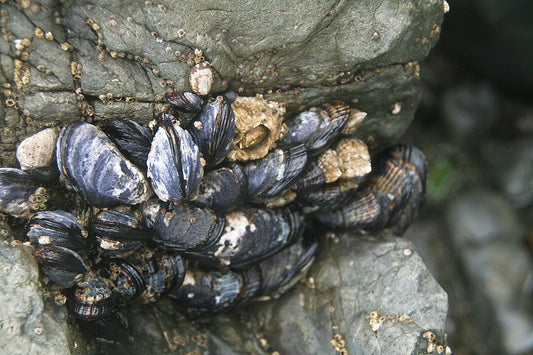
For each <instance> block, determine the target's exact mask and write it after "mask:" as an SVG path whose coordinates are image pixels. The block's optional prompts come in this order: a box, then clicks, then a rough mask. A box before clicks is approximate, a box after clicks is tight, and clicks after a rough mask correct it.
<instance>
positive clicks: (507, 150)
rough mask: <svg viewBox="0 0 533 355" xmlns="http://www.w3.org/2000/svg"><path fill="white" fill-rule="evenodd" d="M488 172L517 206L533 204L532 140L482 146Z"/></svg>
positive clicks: (495, 142)
mask: <svg viewBox="0 0 533 355" xmlns="http://www.w3.org/2000/svg"><path fill="white" fill-rule="evenodd" d="M482 154H483V158H484V160H485V162H486V169H485V171H486V174H487V176H489V177H490V178H491V179H492V180H493V181H494V182H495V183H496V184H497V185H498V186H499V187H500V189H501V190H502V191H503V193H504V194H505V196H506V197H507V198H509V200H510V201H511V203H512V204H513V206H514V207H516V208H522V207H526V206H530V205H531V204H532V203H533V144H532V143H531V141H530V140H529V139H522V140H515V141H512V142H502V141H492V142H489V143H487V144H486V145H484V146H483V149H482Z"/></svg>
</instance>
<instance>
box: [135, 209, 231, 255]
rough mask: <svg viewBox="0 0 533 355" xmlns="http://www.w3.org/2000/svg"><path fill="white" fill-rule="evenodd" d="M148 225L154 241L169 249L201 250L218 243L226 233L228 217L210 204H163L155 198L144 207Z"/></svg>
mask: <svg viewBox="0 0 533 355" xmlns="http://www.w3.org/2000/svg"><path fill="white" fill-rule="evenodd" d="M144 215H145V219H146V224H147V225H148V226H149V227H150V228H151V229H152V230H153V241H154V242H155V243H156V244H158V245H160V246H162V247H163V248H165V249H168V250H174V251H199V250H204V249H205V248H207V247H209V246H211V245H213V244H215V243H216V242H217V241H218V240H219V238H220V235H221V234H222V231H223V230H224V227H225V225H226V221H225V219H224V217H223V216H222V215H220V214H218V213H216V212H215V211H213V210H210V209H209V208H206V207H196V206H190V205H185V204H182V205H175V206H170V205H168V204H161V203H159V202H158V201H151V202H150V203H148V204H147V205H146V206H145V207H144Z"/></svg>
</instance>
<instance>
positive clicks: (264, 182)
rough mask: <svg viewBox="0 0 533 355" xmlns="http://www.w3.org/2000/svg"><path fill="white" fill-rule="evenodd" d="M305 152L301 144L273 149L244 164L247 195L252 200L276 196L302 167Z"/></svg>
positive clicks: (304, 160) (259, 200)
mask: <svg viewBox="0 0 533 355" xmlns="http://www.w3.org/2000/svg"><path fill="white" fill-rule="evenodd" d="M306 162H307V152H306V150H305V148H304V147H303V146H302V145H297V146H294V147H290V148H288V149H281V148H278V149H275V150H274V151H272V152H271V153H269V154H268V155H267V156H266V157H264V158H262V159H259V160H257V161H252V162H249V163H248V164H246V165H245V167H244V171H245V172H246V175H247V176H248V195H249V196H250V197H251V199H252V201H257V202H263V201H269V200H272V199H274V198H276V197H277V196H278V195H279V194H280V193H281V192H282V191H283V190H284V189H285V188H286V187H287V186H288V185H289V184H290V183H291V182H292V181H293V180H294V178H296V177H297V176H298V175H299V174H300V173H301V172H302V170H303V169H304V167H305V164H306Z"/></svg>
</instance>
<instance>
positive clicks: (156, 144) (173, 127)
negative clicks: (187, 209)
mask: <svg viewBox="0 0 533 355" xmlns="http://www.w3.org/2000/svg"><path fill="white" fill-rule="evenodd" d="M158 123H159V128H158V129H157V131H156V133H155V136H154V138H153V140H152V147H151V149H150V153H149V154H148V161H147V166H148V172H147V174H148V177H149V178H150V179H151V181H152V187H153V188H154V191H155V193H156V194H157V196H158V197H159V199H160V200H162V201H172V202H175V203H180V202H181V201H185V200H194V199H195V198H196V196H197V193H198V186H199V185H200V182H201V180H202V176H203V166H202V163H201V160H200V151H199V149H198V146H197V145H196V143H195V142H194V140H193V138H192V136H191V135H190V134H189V132H188V131H186V130H184V129H183V128H181V127H180V126H179V124H178V123H177V121H176V119H175V118H174V117H173V116H172V115H169V114H163V115H161V116H160V117H159V120H158Z"/></svg>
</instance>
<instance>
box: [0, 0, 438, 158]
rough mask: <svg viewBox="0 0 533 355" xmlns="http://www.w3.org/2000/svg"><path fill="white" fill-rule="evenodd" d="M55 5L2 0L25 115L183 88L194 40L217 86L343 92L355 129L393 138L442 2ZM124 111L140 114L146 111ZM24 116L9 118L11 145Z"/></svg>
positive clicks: (308, 100)
mask: <svg viewBox="0 0 533 355" xmlns="http://www.w3.org/2000/svg"><path fill="white" fill-rule="evenodd" d="M52 3H53V2H49V1H33V2H32V3H31V4H29V5H30V6H29V7H26V5H24V6H18V7H16V6H11V5H6V4H4V5H3V10H5V11H4V12H3V21H4V22H5V23H6V29H5V32H6V33H5V35H4V36H3V37H2V38H0V48H2V51H1V53H2V54H1V55H2V57H1V58H0V59H1V60H0V65H1V69H2V70H1V73H2V74H1V83H2V84H9V86H4V89H5V90H4V95H5V96H6V97H7V98H10V99H12V100H13V101H12V102H14V103H15V104H18V107H20V108H22V110H21V112H22V113H24V116H25V117H29V118H31V121H30V123H33V122H38V123H37V125H40V126H43V125H45V124H49V123H50V122H55V120H56V119H57V118H58V116H59V120H63V119H67V120H76V119H79V118H81V117H82V116H93V115H96V117H105V115H107V114H108V113H109V111H108V110H103V111H102V110H100V111H97V107H100V108H102V107H107V106H102V105H101V101H102V100H104V101H106V100H107V101H108V99H109V98H112V100H113V101H121V102H122V103H124V102H125V101H128V103H127V104H126V105H127V106H129V105H131V106H133V107H135V106H136V105H141V106H142V105H146V104H148V105H150V104H154V102H162V101H163V94H164V93H165V92H168V91H170V90H171V89H175V90H186V89H188V85H189V84H188V80H187V79H188V74H189V70H190V68H191V66H192V65H193V64H194V59H195V55H194V50H195V49H200V50H202V51H203V56H204V57H205V59H207V60H209V61H210V62H211V63H212V65H213V67H214V69H215V71H216V75H217V78H216V80H215V87H214V88H213V90H214V91H215V92H216V91H221V90H225V89H226V88H231V89H233V90H235V91H238V92H240V93H241V94H245V95H254V94H256V93H263V94H265V95H267V97H268V98H271V99H276V100H280V101H283V102H288V104H289V111H290V112H292V113H294V112H295V111H298V110H301V109H303V108H306V107H310V106H313V105H318V104H321V103H323V102H325V101H328V100H331V99H342V100H346V101H348V102H350V103H351V104H352V105H354V106H356V107H358V108H359V109H361V110H363V111H365V112H368V116H367V119H366V121H365V123H363V126H362V127H361V130H360V132H359V133H358V136H359V137H360V138H364V139H365V140H366V141H367V142H368V143H369V145H370V146H379V145H383V144H388V143H390V141H391V140H395V139H397V138H398V137H399V136H400V135H401V134H403V132H404V131H405V129H406V128H407V126H408V125H409V123H410V122H411V120H412V118H413V113H414V110H415V109H416V107H417V106H418V104H419V102H420V92H419V89H418V87H417V84H418V81H419V78H418V65H417V63H416V61H417V60H420V59H422V58H424V56H426V55H427V54H428V52H429V50H430V49H431V48H432V47H433V46H434V45H435V43H436V41H437V40H438V37H439V32H440V27H439V26H440V23H441V22H442V19H443V3H442V1H440V0H431V1H426V2H420V3H417V4H415V3H412V2H410V1H406V0H405V1H400V2H398V1H385V2H381V3H380V5H379V6H377V5H376V4H375V3H374V2H371V1H369V2H357V3H352V2H341V3H338V2H334V1H327V2H320V1H318V2H314V3H310V2H305V9H306V10H305V11H302V6H303V5H302V3H294V2H290V3H288V2H285V1H274V2H268V3H266V2H252V3H245V4H233V3H232V4H229V3H228V4H220V3H219V2H207V3H206V2H201V3H199V2H195V1H187V2H183V1H180V2H177V1H171V2H169V3H167V4H164V5H163V4H155V3H152V2H140V3H127V4H120V5H119V4H116V5H115V4H109V2H107V1H96V2H92V3H87V2H83V1H74V2H68V3H58V4H56V3H54V5H53V6H52V5H51V4H52ZM38 30H42V31H41V32H39V31H38ZM399 63H404V64H399ZM3 104H4V105H5V100H3ZM393 107H396V108H398V107H401V110H399V111H398V110H393ZM56 111H57V113H58V115H54V114H53V113H54V112H56ZM124 111H125V112H128V113H129V114H130V117H129V118H132V119H135V120H139V121H145V120H147V118H146V110H144V109H137V108H125V107H124ZM25 121H27V120H25ZM30 123H28V122H21V124H20V125H19V126H17V128H18V130H16V131H15V132H18V133H16V134H15V135H13V137H14V138H13V143H15V144H16V142H17V141H19V140H20V139H21V138H23V137H24V136H25V135H24V131H25V130H26V125H29V126H31V124H30ZM33 132H35V130H33V131H32V132H27V133H33ZM5 136H6V137H2V138H3V140H4V139H6V145H2V146H1V150H2V151H1V153H2V154H1V155H2V157H3V159H4V160H5V161H6V162H8V163H9V164H10V163H11V162H13V161H14V160H13V159H12V157H10V155H9V154H12V153H8V154H6V153H5V152H6V151H7V152H11V151H12V150H13V149H14V146H13V143H11V141H9V140H8V139H7V134H6V135H5ZM8 142H9V143H8Z"/></svg>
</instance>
